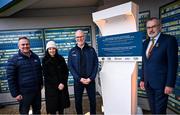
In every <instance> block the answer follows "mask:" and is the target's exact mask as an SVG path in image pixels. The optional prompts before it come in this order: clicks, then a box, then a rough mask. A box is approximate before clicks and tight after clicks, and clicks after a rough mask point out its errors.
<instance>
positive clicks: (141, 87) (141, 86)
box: [139, 81, 145, 90]
mask: <svg viewBox="0 0 180 115" xmlns="http://www.w3.org/2000/svg"><path fill="white" fill-rule="evenodd" d="M139 85H140V89H142V90H145V87H144V81H141V82H140V84H139Z"/></svg>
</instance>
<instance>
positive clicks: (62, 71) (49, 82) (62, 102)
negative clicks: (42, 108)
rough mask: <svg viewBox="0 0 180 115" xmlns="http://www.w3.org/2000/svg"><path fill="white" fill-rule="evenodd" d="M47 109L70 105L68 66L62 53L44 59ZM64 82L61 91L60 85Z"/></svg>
mask: <svg viewBox="0 0 180 115" xmlns="http://www.w3.org/2000/svg"><path fill="white" fill-rule="evenodd" d="M42 67H43V74H44V82H45V98H46V111H47V113H49V112H54V111H58V110H60V109H62V108H67V107H69V106H70V100H69V93H68V86H67V80H68V68H67V65H66V62H65V60H64V58H63V57H62V56H61V55H57V56H56V57H50V56H48V55H46V56H45V57H44V58H43V60H42ZM60 83H62V84H64V86H65V87H64V89H63V90H62V91H60V90H59V89H58V85H59V84H60Z"/></svg>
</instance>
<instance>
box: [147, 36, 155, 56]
mask: <svg viewBox="0 0 180 115" xmlns="http://www.w3.org/2000/svg"><path fill="white" fill-rule="evenodd" d="M153 47H154V38H152V39H151V46H150V48H149V51H148V58H149V57H150V55H151V53H152V49H153Z"/></svg>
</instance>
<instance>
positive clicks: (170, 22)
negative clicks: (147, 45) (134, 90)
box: [159, 0, 180, 113]
mask: <svg viewBox="0 0 180 115" xmlns="http://www.w3.org/2000/svg"><path fill="white" fill-rule="evenodd" d="M159 12H160V13H159V16H160V19H161V22H162V32H163V33H166V34H170V35H173V36H175V37H176V39H177V41H178V45H179V52H178V55H179V67H178V74H177V79H176V86H175V89H174V93H173V94H171V95H170V96H169V101H168V107H169V108H171V109H172V110H174V111H175V112H177V113H180V1H179V0H175V1H174V2H171V3H169V4H166V5H164V6H162V7H160V9H159Z"/></svg>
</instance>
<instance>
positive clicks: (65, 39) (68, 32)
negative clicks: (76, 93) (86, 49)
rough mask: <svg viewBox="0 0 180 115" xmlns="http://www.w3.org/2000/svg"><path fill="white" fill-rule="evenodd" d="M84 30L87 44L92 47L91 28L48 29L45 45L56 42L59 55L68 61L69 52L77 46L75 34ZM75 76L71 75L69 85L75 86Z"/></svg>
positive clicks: (45, 32) (46, 30) (45, 31)
mask: <svg viewBox="0 0 180 115" xmlns="http://www.w3.org/2000/svg"><path fill="white" fill-rule="evenodd" d="M79 29H81V30H83V31H84V33H85V38H86V42H87V43H88V44H89V45H91V27H90V26H86V27H69V28H48V29H45V30H44V34H45V43H47V42H48V41H50V40H54V41H55V42H56V44H57V47H58V51H59V54H61V55H62V56H63V57H64V58H65V59H66V61H67V57H68V52H69V50H70V49H71V48H72V47H74V46H75V45H76V41H75V32H76V31H77V30H79ZM73 83H74V81H73V76H72V75H71V74H70V73H69V79H68V84H69V85H73Z"/></svg>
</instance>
